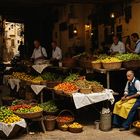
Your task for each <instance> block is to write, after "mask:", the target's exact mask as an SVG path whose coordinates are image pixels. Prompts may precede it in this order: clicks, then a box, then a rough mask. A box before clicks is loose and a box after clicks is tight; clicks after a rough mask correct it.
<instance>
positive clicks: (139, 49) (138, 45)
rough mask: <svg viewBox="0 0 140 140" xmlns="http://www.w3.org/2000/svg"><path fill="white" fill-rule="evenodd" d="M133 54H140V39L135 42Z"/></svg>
mask: <svg viewBox="0 0 140 140" xmlns="http://www.w3.org/2000/svg"><path fill="white" fill-rule="evenodd" d="M135 53H137V54H139V53H140V39H139V40H138V41H137V42H136V48H135Z"/></svg>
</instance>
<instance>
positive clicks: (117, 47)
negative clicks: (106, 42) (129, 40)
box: [110, 36, 125, 54]
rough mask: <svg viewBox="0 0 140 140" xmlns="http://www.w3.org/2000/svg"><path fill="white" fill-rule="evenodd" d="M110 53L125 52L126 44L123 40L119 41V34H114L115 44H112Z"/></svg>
mask: <svg viewBox="0 0 140 140" xmlns="http://www.w3.org/2000/svg"><path fill="white" fill-rule="evenodd" d="M110 53H111V54H115V53H125V45H124V44H123V42H121V41H119V38H118V37H117V36H113V44H112V45H111V48H110Z"/></svg>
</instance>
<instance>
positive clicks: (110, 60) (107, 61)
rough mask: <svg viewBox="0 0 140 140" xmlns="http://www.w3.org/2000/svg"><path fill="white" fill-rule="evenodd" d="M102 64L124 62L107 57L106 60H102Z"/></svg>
mask: <svg viewBox="0 0 140 140" xmlns="http://www.w3.org/2000/svg"><path fill="white" fill-rule="evenodd" d="M101 62H102V63H114V62H122V60H120V59H119V58H117V57H107V58H105V59H102V60H101Z"/></svg>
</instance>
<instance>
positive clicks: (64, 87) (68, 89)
mask: <svg viewBox="0 0 140 140" xmlns="http://www.w3.org/2000/svg"><path fill="white" fill-rule="evenodd" d="M54 89H55V90H61V91H63V92H64V93H73V92H74V91H78V87H77V86H76V85H75V84H73V83H69V82H64V83H61V84H59V85H57V86H55V87H54Z"/></svg>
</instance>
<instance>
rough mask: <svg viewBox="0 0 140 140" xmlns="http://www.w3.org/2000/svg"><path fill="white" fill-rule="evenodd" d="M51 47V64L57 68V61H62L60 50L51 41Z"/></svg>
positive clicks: (54, 42)
mask: <svg viewBox="0 0 140 140" xmlns="http://www.w3.org/2000/svg"><path fill="white" fill-rule="evenodd" d="M51 45H52V58H51V62H52V64H53V65H55V66H58V63H59V61H60V60H61V59H62V51H61V49H60V48H59V47H58V46H57V42H56V41H53V42H52V43H51Z"/></svg>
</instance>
